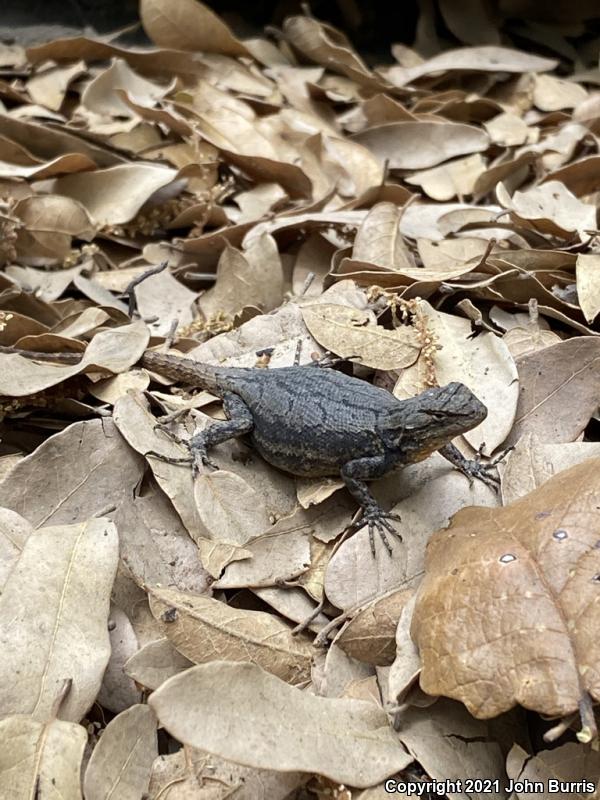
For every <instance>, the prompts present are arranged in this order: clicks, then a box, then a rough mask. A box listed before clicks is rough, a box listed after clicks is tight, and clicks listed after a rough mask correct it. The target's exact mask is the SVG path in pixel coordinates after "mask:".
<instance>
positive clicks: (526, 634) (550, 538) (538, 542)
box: [412, 459, 600, 718]
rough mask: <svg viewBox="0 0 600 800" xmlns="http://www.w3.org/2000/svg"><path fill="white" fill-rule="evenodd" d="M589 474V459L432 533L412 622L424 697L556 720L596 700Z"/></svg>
mask: <svg viewBox="0 0 600 800" xmlns="http://www.w3.org/2000/svg"><path fill="white" fill-rule="evenodd" d="M599 469H600V460H599V459H590V460H589V461H586V462H584V463H583V464H580V465H578V466H575V467H573V468H572V469H570V470H568V471H566V472H562V473H561V474H560V475H557V476H555V477H554V478H552V479H551V480H549V481H547V482H546V483H545V484H544V485H543V486H541V487H540V488H539V489H536V490H535V491H534V492H532V493H531V494H528V495H526V496H525V497H523V498H521V499H520V500H517V501H516V502H515V503H513V504H512V505H510V506H506V507H504V508H497V509H486V510H483V509H480V508H470V509H463V510H462V511H461V512H459V513H458V514H457V515H456V516H455V517H454V519H453V522H452V525H451V527H450V529H449V530H446V531H440V532H438V533H437V534H436V535H435V536H434V537H433V538H432V539H431V541H430V543H429V547H428V553H427V561H426V573H425V578H424V580H423V583H422V584H421V587H420V589H419V592H418V596H417V603H416V607H415V613H414V615H413V622H412V635H413V638H414V639H415V641H416V643H417V646H418V648H419V652H420V655H421V660H422V663H423V669H422V672H421V686H422V688H423V689H424V690H425V691H426V692H428V693H429V694H434V695H446V696H448V697H453V698H455V699H457V700H460V701H461V702H463V703H464V704H465V705H466V706H467V708H468V710H469V711H470V712H471V713H472V714H473V715H474V716H476V717H479V718H489V717H493V716H496V715H498V714H501V713H502V712H503V711H506V710H508V709H509V708H512V707H513V706H514V705H515V704H517V703H519V704H520V705H522V706H524V707H525V708H529V709H533V710H535V711H538V712H539V713H541V714H546V715H548V716H551V717H554V716H561V717H562V716H566V715H568V714H572V713H574V712H576V711H577V710H578V708H579V704H580V703H581V702H582V700H584V697H585V696H586V695H591V697H592V698H593V699H596V700H597V699H598V698H599V697H600V678H599V675H598V669H597V664H598V663H599V659H598V653H597V650H598V641H599V640H600V639H599V637H598V630H597V627H598V619H597V615H596V614H595V608H596V605H597V603H596V601H597V597H598V587H599V586H600V583H599V582H598V580H597V575H598V573H599V572H600V550H599V549H598V547H597V541H598V531H597V524H596V516H597V511H596V509H597V507H598V505H599V504H600V480H599V478H598V475H599ZM474 609H476V611H475V610H474ZM474 613H475V614H476V615H477V619H479V620H481V619H484V620H485V625H480V624H478V623H477V622H476V620H475V619H474V616H473V614H474Z"/></svg>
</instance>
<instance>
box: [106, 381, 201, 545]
mask: <svg viewBox="0 0 600 800" xmlns="http://www.w3.org/2000/svg"><path fill="white" fill-rule="evenodd" d="M113 419H114V421H115V425H116V426H117V428H118V430H119V432H120V433H121V435H122V436H123V438H124V439H125V440H126V442H127V443H128V444H129V445H130V446H131V447H132V448H133V449H134V450H135V451H137V452H138V453H139V454H140V455H145V454H146V453H149V452H150V451H154V452H156V453H160V454H161V455H164V456H167V457H169V458H187V457H189V452H188V450H187V449H186V448H184V447H182V446H181V445H179V444H176V443H175V442H174V441H173V440H172V439H170V438H169V437H167V436H166V435H164V434H162V435H161V434H160V433H158V432H157V431H156V427H155V426H156V420H155V418H154V417H153V416H152V415H151V414H150V412H149V411H148V408H147V403H146V402H145V400H144V398H143V397H142V396H141V395H133V394H128V395H125V396H124V397H120V398H119V400H117V402H116V403H115V407H114V410H113ZM147 460H148V463H149V464H150V467H151V469H152V471H153V473H154V477H155V478H156V482H157V483H158V485H159V486H160V488H161V489H162V490H163V492H164V493H165V494H166V495H167V497H168V498H169V499H170V500H171V503H172V504H173V507H174V508H175V511H177V513H178V514H179V516H180V517H181V521H182V522H183V524H184V526H185V528H186V530H187V531H188V533H189V534H190V536H191V537H192V539H194V541H196V542H197V541H198V538H199V537H200V536H205V535H206V534H207V531H206V528H205V527H204V525H203V524H202V521H201V519H200V517H199V516H198V510H197V508H196V504H195V502H194V482H193V479H192V472H191V469H190V466H189V464H169V463H168V462H167V461H164V460H162V459H160V458H158V457H156V456H147Z"/></svg>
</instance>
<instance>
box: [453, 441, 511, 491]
mask: <svg viewBox="0 0 600 800" xmlns="http://www.w3.org/2000/svg"><path fill="white" fill-rule="evenodd" d="M484 447H485V443H483V444H481V445H480V446H479V449H478V450H477V453H475V458H472V459H465V460H464V463H462V464H460V465H458V469H460V471H461V472H462V473H463V474H464V475H466V476H467V478H468V479H469V483H470V484H471V485H473V479H474V478H477V480H480V481H481V482H482V483H485V485H486V486H489V487H490V489H493V490H494V491H495V492H497V491H498V489H499V487H500V478H499V477H498V476H497V475H495V474H491V471H492V470H493V469H494V467H495V466H496V464H499V463H500V462H501V461H503V460H504V459H505V458H506V456H507V455H508V454H509V453H510V451H511V450H513V449H514V447H507V448H506V450H503V451H502V452H501V453H500V455H498V456H496V458H493V459H492V460H491V461H488V463H487V464H483V463H482V461H481V457H482V451H483V448H484Z"/></svg>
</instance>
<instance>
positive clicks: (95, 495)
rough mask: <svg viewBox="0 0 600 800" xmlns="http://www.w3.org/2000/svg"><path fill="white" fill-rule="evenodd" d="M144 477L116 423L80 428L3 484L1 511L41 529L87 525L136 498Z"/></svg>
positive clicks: (46, 446) (53, 440) (55, 439)
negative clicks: (9, 509) (134, 493)
mask: <svg viewBox="0 0 600 800" xmlns="http://www.w3.org/2000/svg"><path fill="white" fill-rule="evenodd" d="M142 473H143V464H142V462H141V460H140V459H139V458H138V456H137V455H136V454H135V453H133V452H132V450H131V449H130V448H129V447H127V444H126V442H125V441H124V440H123V439H122V437H121V436H120V435H119V432H118V430H117V428H116V427H115V425H114V423H113V422H112V420H110V419H93V420H86V421H84V422H75V423H74V424H73V425H70V426H69V427H68V428H66V429H65V430H64V431H61V432H60V433H57V434H55V435H54V436H51V437H50V438H48V439H47V440H46V441H45V442H44V443H43V444H41V445H40V446H39V447H38V448H37V450H35V451H34V452H33V453H31V454H30V455H28V456H26V457H25V458H23V459H21V461H20V462H19V463H18V464H16V466H15V467H13V469H12V470H11V471H10V472H9V473H8V475H7V476H6V477H5V478H4V480H3V481H2V483H0V505H3V506H6V507H7V508H12V509H13V510H14V511H17V512H18V513H19V514H21V515H23V516H25V515H26V518H27V519H28V521H29V522H31V523H32V524H33V525H35V526H36V527H39V526H40V525H47V524H53V525H59V524H68V523H72V522H84V521H85V520H87V519H88V518H90V517H92V516H94V515H96V514H100V513H102V512H103V511H105V510H106V509H107V508H110V506H111V505H114V506H118V505H119V504H120V503H121V502H123V501H124V500H126V499H127V498H128V497H130V496H131V494H132V493H133V490H134V488H135V487H136V486H137V485H138V483H139V482H140V480H141V477H142ZM49 475H52V481H49V480H48V476H49Z"/></svg>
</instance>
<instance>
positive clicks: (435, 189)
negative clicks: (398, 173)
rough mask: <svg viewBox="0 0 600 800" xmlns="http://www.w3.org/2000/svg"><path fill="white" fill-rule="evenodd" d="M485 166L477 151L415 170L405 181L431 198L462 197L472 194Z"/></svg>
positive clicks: (448, 198) (449, 198)
mask: <svg viewBox="0 0 600 800" xmlns="http://www.w3.org/2000/svg"><path fill="white" fill-rule="evenodd" d="M485 168H486V164H485V161H484V160H483V158H482V157H481V156H480V155H479V154H478V153H477V154H476V155H473V156H466V157H465V158H457V159H456V160H455V161H449V162H447V163H446V164H441V165H440V166H438V167H432V168H431V169H427V170H423V171H421V172H415V173H414V174H413V175H411V176H410V177H408V178H407V179H406V182H407V183H410V184H413V185H415V186H420V187H421V188H422V189H423V191H424V192H425V194H427V195H428V196H429V197H431V198H432V199H433V200H451V199H452V198H453V197H458V198H459V199H462V198H463V197H464V196H465V195H469V194H473V192H474V191H475V186H476V184H477V179H478V178H479V177H480V176H481V175H482V174H483V173H484V172H485Z"/></svg>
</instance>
